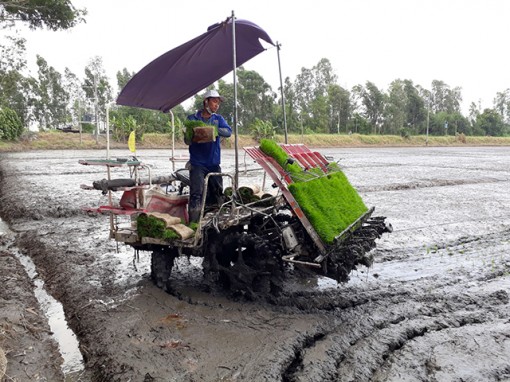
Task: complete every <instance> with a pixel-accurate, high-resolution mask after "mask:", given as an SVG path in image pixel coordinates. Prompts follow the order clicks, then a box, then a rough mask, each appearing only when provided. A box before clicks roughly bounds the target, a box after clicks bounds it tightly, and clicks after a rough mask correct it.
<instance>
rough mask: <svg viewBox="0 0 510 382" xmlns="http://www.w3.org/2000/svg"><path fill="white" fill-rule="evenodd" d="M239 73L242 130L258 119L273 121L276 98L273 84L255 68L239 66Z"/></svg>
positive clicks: (240, 124)
mask: <svg viewBox="0 0 510 382" xmlns="http://www.w3.org/2000/svg"><path fill="white" fill-rule="evenodd" d="M237 75H238V87H237V91H238V104H239V109H238V119H239V127H240V131H244V130H247V128H248V127H249V126H250V125H251V124H252V123H254V122H255V121H256V120H257V119H258V120H262V121H271V119H272V117H273V111H274V103H275V99H276V94H275V93H274V92H273V91H272V89H271V86H269V84H268V83H267V82H266V81H264V78H262V76H261V75H260V74H258V73H257V72H255V71H253V70H245V69H244V68H243V67H239V68H238V71H237Z"/></svg>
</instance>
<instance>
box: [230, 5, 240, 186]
mask: <svg viewBox="0 0 510 382" xmlns="http://www.w3.org/2000/svg"><path fill="white" fill-rule="evenodd" d="M232 59H233V62H232V64H233V66H234V70H233V73H234V149H235V172H234V183H235V184H233V189H234V190H236V189H237V187H238V184H239V158H238V155H239V152H238V147H237V144H238V142H237V73H236V66H237V65H236V63H237V56H236V18H235V15H234V11H232Z"/></svg>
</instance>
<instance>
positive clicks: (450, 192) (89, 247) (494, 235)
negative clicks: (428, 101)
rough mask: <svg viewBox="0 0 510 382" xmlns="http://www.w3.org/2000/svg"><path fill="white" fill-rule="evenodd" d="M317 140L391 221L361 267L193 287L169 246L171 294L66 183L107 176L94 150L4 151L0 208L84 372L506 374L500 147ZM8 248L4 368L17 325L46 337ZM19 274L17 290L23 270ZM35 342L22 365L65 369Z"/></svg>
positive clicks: (485, 377)
mask: <svg viewBox="0 0 510 382" xmlns="http://www.w3.org/2000/svg"><path fill="white" fill-rule="evenodd" d="M325 154H326V155H330V154H331V155H337V156H338V155H340V156H341V162H340V163H341V164H342V165H343V166H344V169H345V172H346V174H347V175H348V177H349V179H350V180H351V183H352V184H353V185H355V186H356V187H357V188H358V189H359V190H360V193H361V194H362V196H363V198H364V200H365V201H366V203H367V204H368V205H375V206H376V211H377V212H378V214H381V215H384V216H386V217H387V219H388V221H390V222H391V223H392V225H393V227H394V228H395V231H394V232H393V233H392V234H391V235H388V236H386V237H384V238H383V239H382V240H380V242H379V243H378V248H377V250H376V253H375V256H376V263H375V265H374V266H373V268H372V269H359V271H358V272H355V273H354V274H353V275H352V277H351V281H350V282H349V283H347V284H344V285H336V286H334V285H332V284H331V283H329V282H328V281H327V280H324V279H317V278H315V277H311V276H310V277H306V276H304V275H303V274H301V273H295V272H293V271H292V270H291V269H289V270H288V278H287V283H286V286H285V290H284V292H283V293H282V295H281V296H280V297H279V298H278V299H273V300H271V301H266V300H259V301H235V300H232V299H230V298H229V297H228V295H227V294H226V293H225V292H223V291H222V290H221V289H213V290H212V291H209V292H205V291H204V290H203V288H202V277H201V276H202V274H201V269H200V264H199V261H197V260H196V259H190V260H191V261H188V259H185V258H183V259H180V260H179V263H178V267H177V268H176V270H175V272H174V284H173V293H172V294H166V293H164V292H163V291H161V290H160V289H158V288H156V287H155V286H154V285H153V284H152V283H151V281H150V280H149V278H148V271H149V263H148V258H149V254H147V253H141V254H140V258H139V259H137V258H135V257H134V253H133V252H132V251H131V250H130V249H129V248H124V247H120V248H119V249H118V250H117V247H116V245H115V243H113V242H112V241H109V240H108V238H107V235H108V233H107V226H108V217H105V216H95V215H94V216H92V215H90V216H89V215H86V214H83V213H82V211H81V210H80V206H81V205H94V204H97V203H102V202H103V203H104V198H103V199H101V198H102V196H101V195H98V194H97V193H95V192H88V191H83V190H80V189H79V184H81V183H89V182H90V181H92V180H97V179H101V177H103V176H104V174H103V173H102V170H101V169H97V170H96V169H92V168H88V167H85V166H80V165H78V164H77V160H78V159H82V158H83V157H84V156H87V155H89V156H93V155H94V154H93V153H87V152H60V151H55V152H38V153H13V154H5V155H3V156H2V159H1V160H0V168H1V178H2V179H1V182H0V184H1V192H0V198H1V199H0V200H1V210H2V211H1V214H2V215H1V216H2V218H3V219H4V220H6V221H8V222H9V224H10V226H11V229H12V230H13V231H14V232H15V233H16V236H15V238H13V240H15V243H16V247H18V248H20V250H21V251H22V252H23V253H25V254H26V255H27V256H30V258H31V259H32V260H33V262H34V263H35V265H36V267H37V271H38V273H39V275H40V277H41V278H42V279H43V280H44V282H45V284H46V287H47V288H48V290H49V291H50V293H51V294H52V295H53V296H54V297H55V298H57V299H58V300H59V301H60V302H61V303H62V304H63V307H64V310H65V313H66V317H67V320H68V322H69V325H70V326H71V327H72V328H73V330H74V331H75V333H76V335H77V337H78V339H79V341H80V350H81V352H82V354H83V357H84V360H85V368H86V373H84V374H83V375H82V377H80V378H82V379H81V380H91V381H119V382H120V381H128V380H130V381H183V382H184V381H186V382H188V381H211V382H212V381H312V382H313V381H317V382H318V381H401V380H406V381H460V380H465V381H468V380H471V381H494V382H496V381H504V380H508V379H510V357H509V356H508V355H509V354H510V335H509V334H508V333H510V304H509V295H508V290H509V286H510V257H509V253H510V252H509V249H510V222H509V221H508V219H507V216H508V215H509V213H510V195H509V194H508V192H507V190H508V186H509V184H510V170H509V168H508V162H509V160H510V150H508V149H505V148H499V149H494V148H491V149H488V148H486V149H483V148H472V149H466V148H462V149H458V148H455V149H427V150H422V149H420V150H413V149H404V150H402V149H389V148H387V149H379V150H360V149H357V150H342V151H334V150H327V152H325ZM140 155H143V156H144V157H145V158H146V160H147V161H150V162H151V163H155V171H156V170H157V169H158V168H159V169H161V168H164V166H168V152H166V151H165V152H160V151H150V152H149V151H147V152H141V153H140ZM226 158H227V159H228V158H230V156H229V153H226ZM228 166H229V163H225V167H228ZM14 249H15V247H13V246H12V244H11V243H9V244H7V245H5V243H4V246H3V247H2V257H0V259H2V266H1V268H0V278H1V279H2V281H4V280H6V282H7V284H5V285H10V287H9V291H10V292H7V293H5V290H6V289H4V293H3V294H0V298H1V300H0V302H1V303H2V304H3V305H2V310H1V311H2V312H4V311H9V312H10V311H11V309H10V308H9V306H11V305H9V304H10V302H9V296H12V297H11V299H19V300H20V301H21V303H20V304H19V306H20V308H19V309H20V310H17V311H16V310H13V315H14V316H15V317H14V316H10V317H0V319H2V320H3V321H1V322H0V325H2V326H0V330H4V332H3V333H2V334H4V333H5V327H6V325H11V326H10V327H11V328H14V322H15V320H18V322H19V325H18V326H16V331H13V332H11V335H13V333H15V334H16V335H17V336H19V337H25V338H27V339H26V340H18V343H19V347H17V346H16V343H15V342H13V341H11V342H9V338H8V337H6V336H4V335H3V336H2V342H1V343H0V346H2V347H3V348H4V350H5V349H7V350H8V352H7V360H8V365H7V373H8V374H9V373H11V374H10V378H14V377H17V378H18V379H14V380H19V381H23V380H24V379H23V378H24V374H22V373H24V369H23V367H22V366H15V367H14V368H13V365H18V364H17V363H16V362H18V360H19V359H20V358H18V357H16V355H17V354H19V353H22V352H23V350H25V349H26V348H27V347H30V346H34V349H35V341H34V340H32V343H34V345H30V343H31V342H29V340H28V339H29V337H30V335H31V331H30V330H29V328H31V327H36V328H42V329H43V330H40V331H38V335H40V336H42V337H40V338H41V339H43V340H44V339H46V338H48V337H47V333H46V331H45V330H44V328H46V329H47V326H45V325H44V322H41V323H34V321H29V320H32V319H35V318H37V317H39V316H40V315H39V311H38V310H34V311H35V312H36V313H37V314H36V315H34V314H31V313H30V312H29V311H27V308H29V309H30V310H32V309H31V308H32V306H33V305H34V303H33V296H31V295H30V293H27V294H25V293H24V292H23V291H24V289H23V288H21V287H20V286H19V285H20V284H17V283H13V282H11V283H10V284H9V280H11V281H12V279H11V278H12V277H14V279H16V280H21V278H19V277H18V276H15V275H16V274H17V273H18V270H19V269H20V265H19V264H17V263H16V260H15V258H14V257H12V256H11V254H12V252H13V251H14ZM4 258H5V259H4ZM298 275H299V277H298ZM2 285H4V284H2ZM23 285H25V286H27V287H28V290H30V281H29V280H27V281H24V282H23ZM12 291H14V292H12ZM4 307H6V308H7V310H6V309H4ZM32 316H33V317H32ZM20 317H25V320H26V322H22V318H20ZM27 323H30V325H31V326H28V325H27ZM23 341H27V342H23ZM40 342H41V344H38V345H41V346H42V345H43V341H40ZM44 346H47V347H46V349H53V348H54V345H44ZM41 353H42V354H43V356H42V357H41V358H35V357H34V358H31V359H30V361H31V362H32V363H33V365H35V366H34V367H35V368H34V369H28V368H27V372H28V373H29V374H28V375H30V376H34V375H35V374H36V373H39V375H40V376H41V377H42V378H46V379H47V380H51V381H59V380H63V379H62V376H61V375H60V374H59V371H58V368H57V369H55V365H57V366H58V361H57V360H56V358H55V357H53V356H49V357H48V356H47V355H45V354H48V353H44V351H41ZM49 354H54V353H52V352H50V353H49ZM25 357H26V355H25ZM44 358H45V359H44ZM25 359H26V358H25ZM44 365H52V366H51V369H52V370H53V371H52V372H50V371H44V368H43V366H44ZM31 367H32V366H31ZM37 367H39V368H37ZM15 373H19V374H17V375H15ZM25 376H26V375H25ZM42 378H41V380H44V379H42ZM84 378H87V379H84ZM4 380H5V381H10V380H11V379H7V378H6V377H4ZM25 380H26V379H25ZM35 380H36V379H35ZM2 382H3V381H2Z"/></svg>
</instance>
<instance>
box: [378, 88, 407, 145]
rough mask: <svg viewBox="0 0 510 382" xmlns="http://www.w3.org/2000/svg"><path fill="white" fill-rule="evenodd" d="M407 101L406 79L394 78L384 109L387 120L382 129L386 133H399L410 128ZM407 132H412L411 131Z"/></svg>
mask: <svg viewBox="0 0 510 382" xmlns="http://www.w3.org/2000/svg"><path fill="white" fill-rule="evenodd" d="M407 103H408V99H407V93H406V89H405V83H404V81H402V80H394V81H393V82H392V83H391V84H390V87H389V94H388V101H387V103H386V107H385V109H384V116H385V120H384V124H383V130H382V131H383V132H384V133H385V134H397V133H398V132H401V131H403V130H409V127H408V126H407V113H406V111H407V110H406V109H407ZM407 134H410V131H408V132H407ZM407 134H406V135H407Z"/></svg>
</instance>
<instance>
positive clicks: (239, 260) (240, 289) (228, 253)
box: [218, 232, 284, 298]
mask: <svg viewBox="0 0 510 382" xmlns="http://www.w3.org/2000/svg"><path fill="white" fill-rule="evenodd" d="M218 264H219V272H220V280H221V281H222V283H223V284H224V286H226V287H227V288H229V289H230V290H231V291H232V292H234V293H238V294H243V295H245V296H247V297H249V298H254V297H255V296H257V295H264V294H273V295H277V294H278V293H279V292H280V291H281V289H282V284H283V277H284V267H283V261H282V259H281V252H280V250H279V248H278V247H277V246H275V245H272V244H271V243H270V242H269V241H268V240H266V239H264V238H263V237H260V236H258V235H256V234H253V233H246V232H241V233H231V234H228V235H227V236H225V238H224V240H223V243H222V251H221V254H219V256H218Z"/></svg>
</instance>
